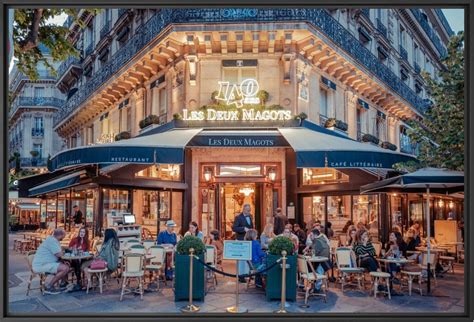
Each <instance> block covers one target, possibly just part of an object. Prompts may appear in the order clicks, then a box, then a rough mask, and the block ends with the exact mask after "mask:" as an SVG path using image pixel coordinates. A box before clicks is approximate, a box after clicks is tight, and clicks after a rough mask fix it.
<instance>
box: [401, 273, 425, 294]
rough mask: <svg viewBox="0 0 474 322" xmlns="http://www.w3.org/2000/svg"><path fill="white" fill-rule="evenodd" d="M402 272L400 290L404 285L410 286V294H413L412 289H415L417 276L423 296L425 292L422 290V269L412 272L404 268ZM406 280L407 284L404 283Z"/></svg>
mask: <svg viewBox="0 0 474 322" xmlns="http://www.w3.org/2000/svg"><path fill="white" fill-rule="evenodd" d="M400 273H401V274H402V280H401V284H400V290H401V289H402V288H404V287H408V295H409V296H411V291H412V289H413V280H414V279H415V278H417V279H418V291H419V292H420V295H421V296H423V293H422V290H421V282H422V278H421V270H420V271H416V272H410V271H404V270H402V271H401V272H400ZM404 277H406V278H404ZM405 281H406V282H407V284H404V282H405Z"/></svg>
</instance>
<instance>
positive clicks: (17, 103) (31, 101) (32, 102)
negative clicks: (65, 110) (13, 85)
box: [9, 97, 64, 116]
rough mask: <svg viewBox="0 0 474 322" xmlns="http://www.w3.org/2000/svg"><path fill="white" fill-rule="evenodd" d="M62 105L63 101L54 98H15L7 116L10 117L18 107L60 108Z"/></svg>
mask: <svg viewBox="0 0 474 322" xmlns="http://www.w3.org/2000/svg"><path fill="white" fill-rule="evenodd" d="M63 105H64V100H62V99H59V98H56V97H17V98H16V99H15V100H14V101H13V103H12V107H11V109H10V112H9V116H12V115H14V114H15V113H16V111H17V110H18V109H19V108H20V107H38V106H41V107H57V108H60V107H62V106H63Z"/></svg>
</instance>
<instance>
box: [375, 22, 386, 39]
mask: <svg viewBox="0 0 474 322" xmlns="http://www.w3.org/2000/svg"><path fill="white" fill-rule="evenodd" d="M377 30H378V31H379V32H380V33H381V34H382V35H383V36H384V37H385V38H387V27H385V25H384V24H383V23H382V21H380V19H379V18H377Z"/></svg>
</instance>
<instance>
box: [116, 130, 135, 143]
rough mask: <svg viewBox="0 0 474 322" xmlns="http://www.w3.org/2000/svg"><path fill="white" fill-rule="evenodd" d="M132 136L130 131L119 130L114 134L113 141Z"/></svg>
mask: <svg viewBox="0 0 474 322" xmlns="http://www.w3.org/2000/svg"><path fill="white" fill-rule="evenodd" d="M131 137H132V136H131V134H130V132H127V131H123V132H120V133H119V134H117V135H116V136H115V141H120V140H128V139H130V138H131Z"/></svg>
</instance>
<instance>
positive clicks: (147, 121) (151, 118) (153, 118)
mask: <svg viewBox="0 0 474 322" xmlns="http://www.w3.org/2000/svg"><path fill="white" fill-rule="evenodd" d="M159 123H160V118H159V117H158V116H157V115H153V114H152V115H148V116H147V117H145V118H144V119H143V120H141V121H140V122H139V123H138V126H140V129H144V128H146V127H147V126H149V125H152V124H159Z"/></svg>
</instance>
